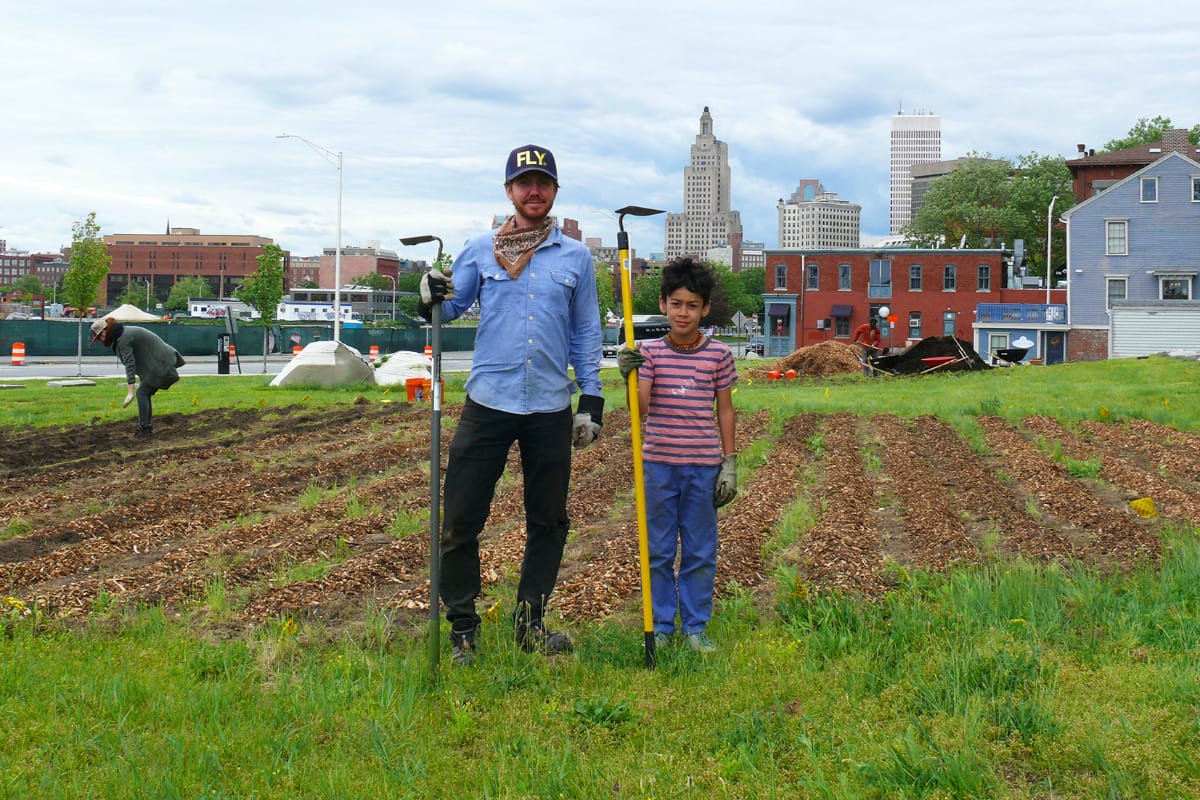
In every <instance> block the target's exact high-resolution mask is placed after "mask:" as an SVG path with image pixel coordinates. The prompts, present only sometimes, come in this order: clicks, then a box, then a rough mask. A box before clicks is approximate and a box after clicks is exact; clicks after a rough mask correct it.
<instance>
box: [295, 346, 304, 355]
mask: <svg viewBox="0 0 1200 800" xmlns="http://www.w3.org/2000/svg"><path fill="white" fill-rule="evenodd" d="M303 349H304V348H303V347H301V346H300V345H296V346H295V347H293V348H292V358H295V357H296V356H298V355H300V351H301V350H303Z"/></svg>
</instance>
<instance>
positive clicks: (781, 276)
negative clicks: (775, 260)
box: [775, 264, 787, 291]
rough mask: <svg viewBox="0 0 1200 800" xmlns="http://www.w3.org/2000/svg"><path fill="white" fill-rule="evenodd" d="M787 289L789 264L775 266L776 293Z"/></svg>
mask: <svg viewBox="0 0 1200 800" xmlns="http://www.w3.org/2000/svg"><path fill="white" fill-rule="evenodd" d="M786 288H787V264H776V265H775V291H780V290H783V289H786Z"/></svg>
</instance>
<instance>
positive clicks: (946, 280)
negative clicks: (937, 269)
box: [942, 264, 958, 292]
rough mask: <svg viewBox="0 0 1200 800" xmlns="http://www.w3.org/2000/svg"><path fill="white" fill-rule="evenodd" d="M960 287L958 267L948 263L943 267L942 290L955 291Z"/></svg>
mask: <svg viewBox="0 0 1200 800" xmlns="http://www.w3.org/2000/svg"><path fill="white" fill-rule="evenodd" d="M957 287H958V268H957V267H955V266H954V265H953V264H947V265H946V266H945V267H943V268H942V291H943V292H953V291H954V290H955V289H956V288H957Z"/></svg>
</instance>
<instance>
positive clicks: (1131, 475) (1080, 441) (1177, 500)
mask: <svg viewBox="0 0 1200 800" xmlns="http://www.w3.org/2000/svg"><path fill="white" fill-rule="evenodd" d="M1021 426H1022V428H1024V429H1025V430H1026V431H1027V432H1029V433H1031V434H1033V435H1035V436H1041V437H1043V438H1044V439H1047V440H1050V441H1057V442H1058V443H1059V444H1060V445H1061V447H1062V450H1063V453H1064V455H1066V456H1067V457H1069V458H1073V459H1076V460H1079V461H1086V460H1088V459H1089V458H1092V457H1093V456H1094V455H1095V453H1096V442H1094V441H1089V440H1088V439H1087V438H1085V437H1084V436H1082V435H1080V434H1078V433H1076V432H1075V431H1073V430H1071V429H1069V428H1067V427H1065V426H1063V425H1062V424H1061V423H1059V422H1058V420H1056V419H1053V418H1051V417H1040V416H1039V417H1027V418H1025V419H1024V420H1022V422H1021ZM1103 427H1108V426H1103ZM1097 433H1101V434H1105V435H1106V438H1105V440H1103V444H1104V445H1105V448H1104V451H1103V452H1102V454H1101V456H1100V477H1101V478H1102V479H1104V480H1106V481H1108V482H1109V483H1110V484H1113V485H1114V486H1118V487H1121V488H1122V489H1124V490H1125V491H1126V492H1128V493H1130V495H1131V496H1130V497H1129V498H1128V499H1130V500H1133V499H1136V498H1137V497H1150V498H1153V500H1154V503H1155V506H1156V507H1157V508H1158V511H1159V513H1161V514H1163V515H1164V516H1167V517H1174V518H1176V519H1182V520H1186V521H1189V522H1195V521H1197V520H1200V497H1197V495H1196V494H1194V493H1192V492H1189V491H1186V490H1185V489H1184V488H1183V486H1181V485H1179V484H1177V483H1175V482H1173V481H1170V480H1167V479H1166V478H1163V477H1162V476H1161V475H1158V474H1155V473H1154V472H1147V471H1146V469H1145V468H1144V467H1143V466H1139V465H1138V464H1135V463H1133V462H1132V461H1131V460H1130V459H1129V458H1128V457H1127V455H1133V456H1134V457H1135V458H1137V460H1139V461H1144V460H1145V459H1143V458H1141V457H1140V456H1142V455H1144V451H1145V450H1147V449H1152V448H1139V447H1133V448H1127V447H1126V446H1125V444H1124V442H1122V441H1120V440H1118V439H1117V438H1116V437H1109V436H1107V434H1108V432H1107V431H1097ZM1126 439H1128V437H1126ZM1151 463H1152V461H1151ZM1187 483H1189V484H1190V481H1188V482H1187Z"/></svg>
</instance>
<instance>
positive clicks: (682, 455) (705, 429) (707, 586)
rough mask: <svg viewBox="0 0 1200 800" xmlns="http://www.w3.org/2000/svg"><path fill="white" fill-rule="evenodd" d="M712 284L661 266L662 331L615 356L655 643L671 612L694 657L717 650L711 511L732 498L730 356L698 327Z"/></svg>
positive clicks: (692, 269) (686, 261) (689, 267)
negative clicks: (637, 433) (624, 385)
mask: <svg viewBox="0 0 1200 800" xmlns="http://www.w3.org/2000/svg"><path fill="white" fill-rule="evenodd" d="M716 282H717V278H716V273H715V272H714V271H713V269H712V267H710V266H709V265H707V264H704V263H700V262H697V261H694V260H692V259H691V258H689V257H686V256H685V257H683V258H678V259H676V260H674V261H672V262H671V263H670V264H668V265H667V267H666V268H665V269H663V274H662V288H661V289H660V291H659V299H658V307H659V308H660V309H661V310H662V313H663V314H666V316H667V320H668V321H669V323H670V326H671V330H670V332H669V333H668V334H667V335H666V336H664V337H663V338H661V339H650V340H647V341H644V342H642V344H641V347H640V349H639V350H628V349H625V350H622V351H621V352H620V353H619V354H618V356H617V363H618V365H619V367H620V370H621V375H622V376H623V377H625V378H626V379H628V377H629V374H630V373H631V372H633V370H635V369H636V370H638V402H639V407H640V410H641V413H642V414H644V415H645V416H646V427H645V435H644V436H643V441H642V459H643V478H644V481H645V495H646V522H647V534H648V536H647V538H648V544H649V551H650V593H651V598H652V606H653V614H654V638H655V643H656V644H661V645H665V644H666V643H667V642H668V641H669V637H670V636H671V634H672V633H674V632H675V616H676V613H678V615H679V619H680V622H681V631H682V633H683V635H684V638H685V640H686V641H687V643H688V646H690V647H691V648H692V649H693V650H695V651H697V652H700V653H711V652H713V651H714V650H716V646H715V645H713V643H712V640H711V639H709V637H708V633H707V632H706V628H707V626H708V621H709V619H710V618H711V617H712V597H713V583H714V580H715V578H716V571H717V509H718V508H720V507H721V506H723V505H725V504H726V503H728V502H730V501H731V500H733V498H734V495H735V494H737V456H736V455H735V452H734V450H735V447H734V428H735V417H734V410H733V391H732V389H733V384H734V383H735V382H736V381H737V377H738V376H737V372H736V370H735V369H734V366H733V353H732V352H730V349H729V347H728V346H726V345H725V344H724V343H723V342H719V341H717V340H715V339H710V338H707V337H705V336H704V334H703V333H702V332H701V331H700V320H701V319H703V318H704V317H705V315H707V314H708V312H709V309H710V303H709V300H710V298H711V297H712V292H713V288H714V287H715V286H716ZM714 401H715V402H716V425H715V426H714V425H713V403H714ZM676 553H679V572H678V574H676V573H675V556H676Z"/></svg>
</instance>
